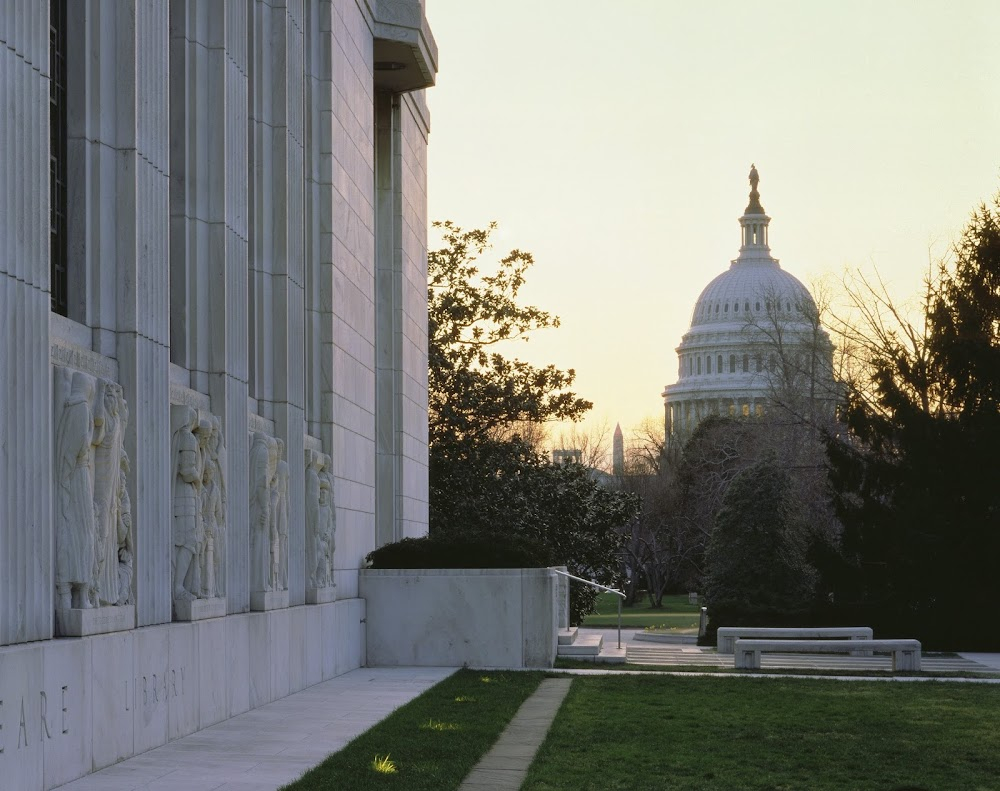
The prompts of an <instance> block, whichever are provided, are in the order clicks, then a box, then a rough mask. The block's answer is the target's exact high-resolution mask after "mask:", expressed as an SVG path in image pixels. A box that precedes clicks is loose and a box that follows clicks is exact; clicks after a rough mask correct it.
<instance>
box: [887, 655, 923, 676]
mask: <svg viewBox="0 0 1000 791" xmlns="http://www.w3.org/2000/svg"><path fill="white" fill-rule="evenodd" d="M892 669H893V670H906V671H910V672H916V671H919V670H920V652H919V651H893V652H892Z"/></svg>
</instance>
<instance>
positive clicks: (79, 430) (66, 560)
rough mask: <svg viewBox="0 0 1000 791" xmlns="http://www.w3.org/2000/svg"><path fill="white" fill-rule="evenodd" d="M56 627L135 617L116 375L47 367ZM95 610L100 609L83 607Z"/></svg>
mask: <svg viewBox="0 0 1000 791" xmlns="http://www.w3.org/2000/svg"><path fill="white" fill-rule="evenodd" d="M53 412H54V414H53V421H54V424H55V427H56V430H55V448H54V457H55V476H54V478H55V486H56V491H55V503H54V505H55V508H54V521H55V589H56V604H55V607H56V631H57V633H59V634H63V635H77V636H78V635H83V634H96V633H100V632H107V631H116V630H120V629H130V628H132V627H133V626H134V625H135V617H134V608H133V607H132V606H131V605H132V604H133V596H132V574H133V567H134V557H133V535H132V512H131V511H132V509H131V503H130V500H129V496H128V490H127V487H126V483H127V479H128V473H129V459H128V455H127V454H126V453H125V429H126V428H127V426H128V419H129V412H128V405H127V404H126V402H125V397H124V394H123V392H122V388H121V386H120V385H118V384H117V383H116V382H113V381H110V380H107V379H102V378H99V377H96V376H93V375H91V374H88V373H84V372H83V371H74V370H72V369H69V368H63V367H60V366H55V367H54V368H53ZM96 610H103V612H100V613H96V612H88V611H96Z"/></svg>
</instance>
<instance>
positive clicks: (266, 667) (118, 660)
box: [0, 599, 366, 791]
mask: <svg viewBox="0 0 1000 791" xmlns="http://www.w3.org/2000/svg"><path fill="white" fill-rule="evenodd" d="M364 619H365V602H364V601H363V600H361V599H346V600H341V601H336V602H331V603H329V604H317V605H303V606H300V607H291V608H288V609H284V610H274V611H270V612H260V613H247V614H244V615H230V616H227V617H224V618H212V619H209V620H205V621H200V622H196V623H171V624H163V625H161V626H148V627H143V628H140V629H135V630H132V631H128V632H116V633H112V634H104V635H97V636H94V637H83V638H73V639H58V640H48V641H44V642H39V643H31V644H27V645H20V646H8V647H5V648H0V779H2V780H0V787H3V788H10V789H17V790H18V791H44V790H46V789H50V788H53V787H55V786H58V785H61V784H63V783H67V782H69V781H70V780H73V779H75V778H77V777H81V776H82V775H85V774H88V773H89V772H93V771H96V770H98V769H102V768H104V767H106V766H109V765H111V764H114V763H116V762H118V761H121V760H123V759H125V758H129V757H131V756H133V755H136V754H138V753H141V752H144V751H146V750H150V749H152V748H154V747H159V746H160V745H162V744H165V743H166V742H168V741H170V740H172V739H177V738H180V737H182V736H186V735H188V734H190V733H194V732H195V731H197V730H200V729H202V728H207V727H208V726H210V725H214V724H215V723H217V722H221V721H222V720H225V719H227V718H229V717H233V716H236V715H237V714H242V713H243V712H246V711H249V710H250V709H253V708H256V707H258V706H262V705H264V704H265V703H270V702H271V701H274V700H278V699H279V698H282V697H285V696H286V695H290V694H292V693H293V692H298V691H299V690H301V689H304V688H306V687H308V686H311V685H313V684H318V683H320V682H322V681H326V680H328V679H330V678H333V677H334V676H338V675H340V674H342V673H346V672H347V671H348V670H352V669H354V668H357V667H360V666H362V665H364V664H366V657H365V637H364V634H365V624H364Z"/></svg>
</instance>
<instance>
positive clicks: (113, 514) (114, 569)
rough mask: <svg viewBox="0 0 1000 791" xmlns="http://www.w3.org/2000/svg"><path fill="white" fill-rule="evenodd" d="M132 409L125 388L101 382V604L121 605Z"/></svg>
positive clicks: (97, 472) (97, 469)
mask: <svg viewBox="0 0 1000 791" xmlns="http://www.w3.org/2000/svg"><path fill="white" fill-rule="evenodd" d="M127 425H128V407H127V406H126V404H125V397H124V395H123V393H122V388H121V386H120V385H119V384H117V383H115V382H106V381H103V380H102V381H101V383H100V388H99V391H98V396H97V401H96V403H95V406H94V426H95V435H94V445H95V450H94V514H95V529H96V533H97V546H96V555H97V580H96V587H97V594H98V599H99V602H100V604H102V605H113V604H116V603H117V601H118V593H119V591H118V508H119V503H120V497H119V493H118V490H119V479H120V477H121V459H122V454H123V452H124V450H123V448H124V444H125V428H126V426H127Z"/></svg>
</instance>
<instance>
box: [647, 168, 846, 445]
mask: <svg viewBox="0 0 1000 791" xmlns="http://www.w3.org/2000/svg"><path fill="white" fill-rule="evenodd" d="M758 180H759V179H758V177H757V171H756V168H754V169H752V170H751V172H750V184H751V187H752V189H751V192H750V203H749V205H748V206H747V208H746V211H745V212H744V214H743V216H742V217H741V218H740V226H741V241H742V244H741V246H740V254H739V257H738V258H737V259H736V260H735V261H732V262H731V263H730V266H729V268H728V269H727V270H726V271H724V272H722V273H721V274H720V275H718V276H717V277H715V278H714V279H713V280H712V281H711V282H710V283H709V284H708V285H707V286H705V288H704V289H703V290H702V292H701V295H700V296H699V297H698V301H697V302H696V303H695V306H694V310H693V311H692V313H691V326H690V327H689V329H688V331H687V332H685V333H684V337H683V338H682V339H681V343H680V345H679V346H678V347H677V358H678V370H677V373H678V379H677V382H676V383H675V384H672V385H667V387H666V388H665V389H664V391H663V397H664V405H665V410H666V434H667V437H671V436H674V437H680V438H682V439H683V438H685V437H687V436H689V435H690V433H691V432H692V431H693V430H694V427H695V426H696V425H697V423H698V422H699V421H700V420H701V419H702V418H703V417H706V416H708V415H710V414H721V415H732V416H739V415H743V416H750V415H760V414H763V413H764V411H766V409H767V408H768V406H769V405H771V404H773V402H774V400H775V396H776V386H778V387H781V388H783V392H782V393H781V394H780V399H779V400H787V399H789V398H790V399H796V398H800V397H801V393H800V390H803V391H806V390H807V391H808V392H809V394H810V398H815V395H814V394H815V393H816V392H818V391H820V390H819V388H817V387H816V383H817V378H816V377H818V376H821V377H822V378H823V386H824V387H823V390H822V391H821V392H824V393H827V394H832V393H833V392H834V387H833V377H832V351H833V346H832V345H831V344H830V340H829V336H828V335H827V333H826V331H825V330H824V329H823V328H822V327H821V326H818V324H817V321H816V317H817V312H816V303H815V301H814V300H813V298H812V295H811V294H810V293H809V290H808V289H807V288H806V287H805V286H804V285H802V283H800V282H799V280H798V279H797V278H796V277H795V276H794V275H791V274H789V273H788V272H786V271H784V270H783V269H782V268H781V266H780V264H779V263H778V260H777V259H776V258H774V257H772V256H771V248H770V247H768V244H767V242H768V226H769V225H770V222H771V218H770V217H768V216H767V215H766V214H765V213H764V208H763V207H762V206H761V205H760V193H758V192H757V182H758ZM778 337H780V343H777V344H776V342H775V339H776V338H778ZM778 371H780V372H781V376H775V375H774V374H775V373H776V372H778ZM806 376H808V377H809V378H810V380H811V384H810V383H809V382H808V381H806ZM822 398H826V396H822Z"/></svg>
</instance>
